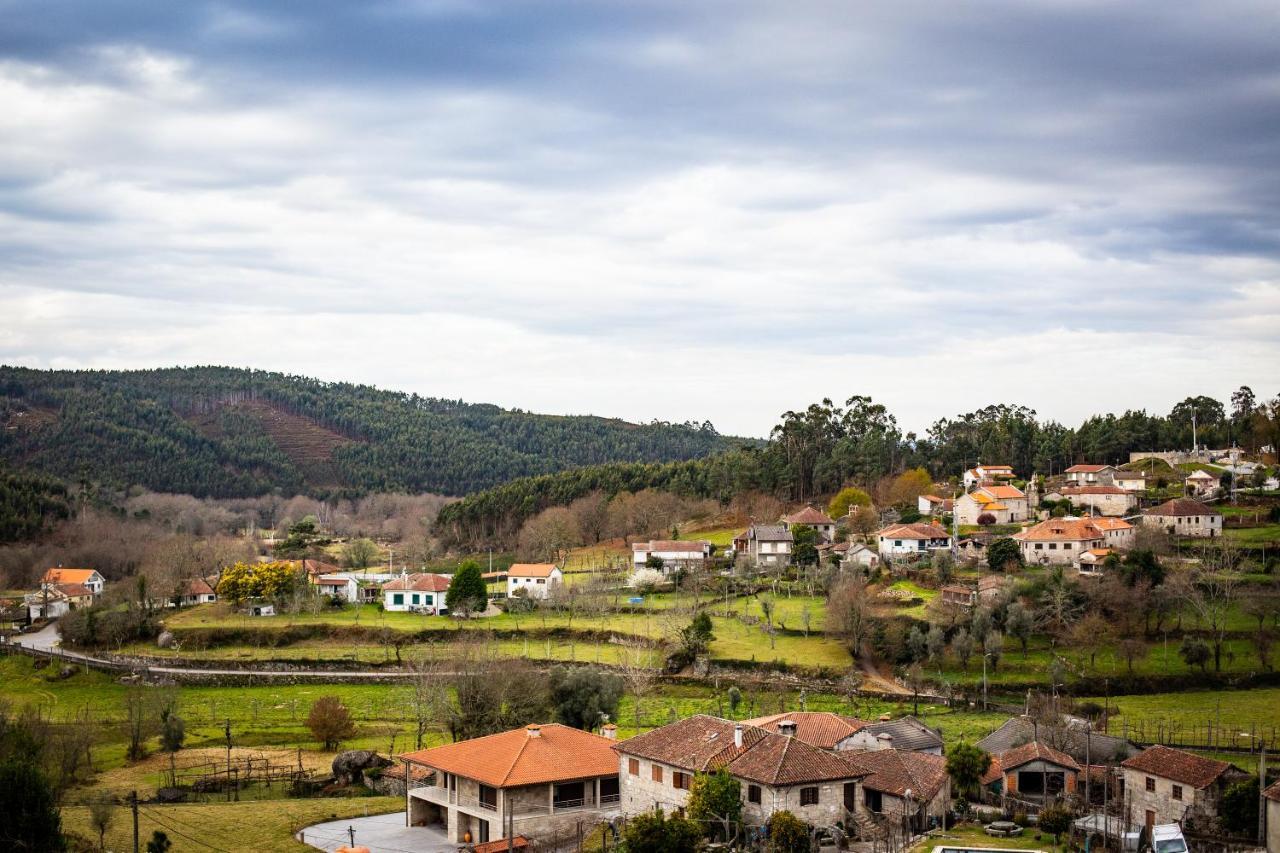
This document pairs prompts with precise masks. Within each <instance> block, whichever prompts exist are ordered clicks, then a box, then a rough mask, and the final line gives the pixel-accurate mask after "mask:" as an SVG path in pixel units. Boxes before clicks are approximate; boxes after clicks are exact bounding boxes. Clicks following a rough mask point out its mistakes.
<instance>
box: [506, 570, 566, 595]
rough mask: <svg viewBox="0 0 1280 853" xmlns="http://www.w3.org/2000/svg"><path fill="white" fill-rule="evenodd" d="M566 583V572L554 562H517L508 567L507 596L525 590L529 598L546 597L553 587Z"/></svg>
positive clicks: (524, 593)
mask: <svg viewBox="0 0 1280 853" xmlns="http://www.w3.org/2000/svg"><path fill="white" fill-rule="evenodd" d="M562 583H564V572H562V571H560V567H559V566H557V565H555V564H554V563H515V564H513V565H512V566H511V568H509V569H507V597H508V598H510V597H511V596H513V595H515V594H516V593H517V592H518V591H520V590H524V592H523V593H521V594H522V595H524V596H525V597H527V598H546V597H547V596H548V595H550V593H551V588H552V587H554V586H558V585H559V584H562Z"/></svg>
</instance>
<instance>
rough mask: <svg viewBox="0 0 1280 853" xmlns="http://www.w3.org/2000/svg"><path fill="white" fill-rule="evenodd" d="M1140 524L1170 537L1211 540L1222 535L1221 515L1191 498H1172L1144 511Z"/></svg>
mask: <svg viewBox="0 0 1280 853" xmlns="http://www.w3.org/2000/svg"><path fill="white" fill-rule="evenodd" d="M1142 523H1143V525H1147V526H1151V527H1158V528H1160V529H1162V530H1164V531H1165V532H1167V533H1169V534H1170V535H1172V536H1203V537H1209V538H1213V537H1215V536H1221V535H1222V513H1220V512H1218V511H1217V510H1216V509H1214V508H1213V507H1210V506H1206V505H1205V504H1202V503H1200V501H1196V500H1192V499H1191V498H1174V499H1173V500H1169V501H1165V502H1164V503H1162V504H1160V505H1159V506H1156V507H1152V508H1151V509H1148V510H1144V511H1143V513H1142Z"/></svg>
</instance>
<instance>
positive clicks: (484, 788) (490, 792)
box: [480, 785, 498, 811]
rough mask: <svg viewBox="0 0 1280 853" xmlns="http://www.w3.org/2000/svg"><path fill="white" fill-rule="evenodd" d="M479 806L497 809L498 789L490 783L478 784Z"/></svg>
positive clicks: (492, 809)
mask: <svg viewBox="0 0 1280 853" xmlns="http://www.w3.org/2000/svg"><path fill="white" fill-rule="evenodd" d="M480 807H481V808H485V809H489V810H491V811H497V809H498V789H497V788H494V787H492V786H490V785H481V786H480Z"/></svg>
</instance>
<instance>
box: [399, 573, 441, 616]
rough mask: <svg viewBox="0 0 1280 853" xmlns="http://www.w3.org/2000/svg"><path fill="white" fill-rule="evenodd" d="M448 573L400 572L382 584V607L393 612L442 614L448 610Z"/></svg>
mask: <svg viewBox="0 0 1280 853" xmlns="http://www.w3.org/2000/svg"><path fill="white" fill-rule="evenodd" d="M449 581H450V578H449V576H448V575H436V574H430V573H427V572H421V573H415V574H412V575H411V574H401V576H400V577H398V578H396V579H395V580H392V581H387V582H386V583H384V584H383V585H382V609H383V610H387V611H390V612H393V613H403V612H406V611H407V612H411V613H425V614H427V615H436V616H444V615H445V614H447V613H448V612H449V608H448V606H447V605H446V604H445V593H447V592H448V591H449Z"/></svg>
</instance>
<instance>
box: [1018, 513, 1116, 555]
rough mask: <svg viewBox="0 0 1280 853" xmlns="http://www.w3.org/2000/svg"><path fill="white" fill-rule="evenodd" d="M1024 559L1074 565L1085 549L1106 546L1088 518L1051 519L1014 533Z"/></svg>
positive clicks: (1099, 531)
mask: <svg viewBox="0 0 1280 853" xmlns="http://www.w3.org/2000/svg"><path fill="white" fill-rule="evenodd" d="M1013 539H1014V540H1015V541H1017V542H1018V544H1019V545H1021V546H1022V558H1023V559H1024V560H1025V561H1026V562H1027V563H1028V564H1031V565H1040V566H1044V565H1074V564H1075V563H1076V560H1077V558H1078V557H1079V556H1080V555H1081V554H1083V553H1084V552H1085V551H1088V550H1091V549H1094V548H1104V547H1106V543H1105V537H1104V536H1103V534H1102V531H1101V530H1099V529H1098V528H1097V527H1096V526H1095V525H1094V523H1093V519H1089V518H1051V519H1049V520H1048V521H1042V522H1040V523H1039V524H1036V525H1033V526H1032V527H1028V528H1027V529H1026V530H1022V531H1019V532H1018V533H1015V534H1013Z"/></svg>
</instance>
